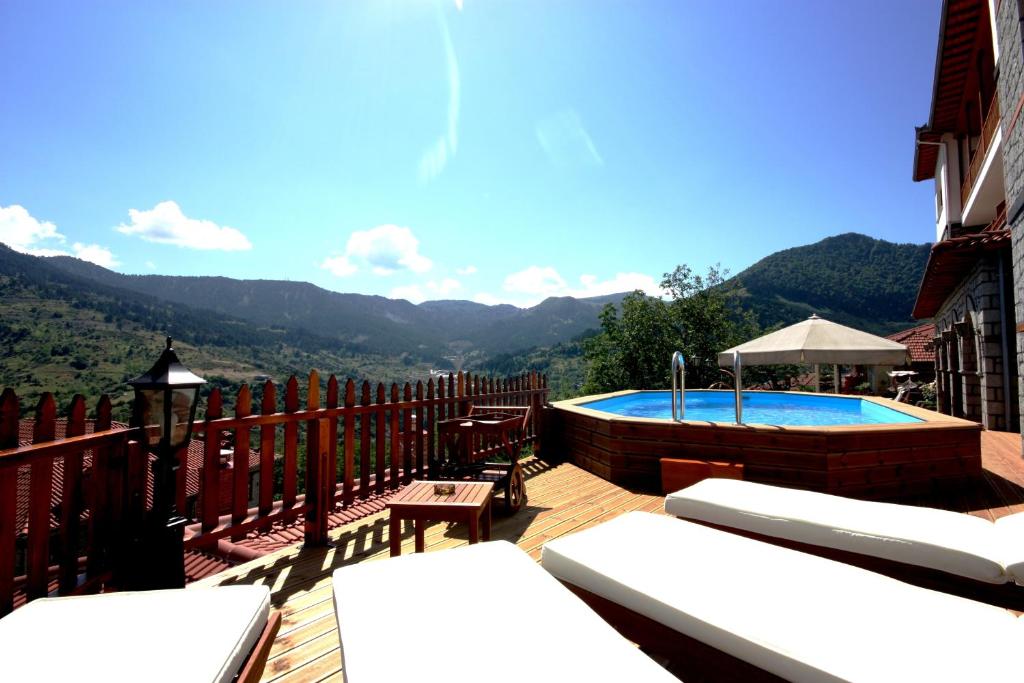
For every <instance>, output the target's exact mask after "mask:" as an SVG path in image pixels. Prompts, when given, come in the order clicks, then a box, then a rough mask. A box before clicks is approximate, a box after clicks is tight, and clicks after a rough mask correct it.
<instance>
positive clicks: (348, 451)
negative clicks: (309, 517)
mask: <svg viewBox="0 0 1024 683" xmlns="http://www.w3.org/2000/svg"><path fill="white" fill-rule="evenodd" d="M355 405H356V385H355V383H354V382H352V380H351V379H349V380H346V382H345V424H344V434H343V435H342V436H343V438H344V439H345V447H344V458H345V463H344V465H343V467H344V468H345V473H344V481H343V484H342V491H341V494H342V496H341V501H342V504H343V505H344V506H345V507H348V506H349V505H351V504H352V501H353V498H354V495H353V489H354V488H355V474H356V473H355V470H356V434H355V432H356V416H355V414H354V413H353V411H352V408H354V407H355Z"/></svg>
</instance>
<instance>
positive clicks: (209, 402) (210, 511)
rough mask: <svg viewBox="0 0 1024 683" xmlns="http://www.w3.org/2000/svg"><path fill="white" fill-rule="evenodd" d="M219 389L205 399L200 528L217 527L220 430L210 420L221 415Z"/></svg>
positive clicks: (221, 406) (218, 513)
mask: <svg viewBox="0 0 1024 683" xmlns="http://www.w3.org/2000/svg"><path fill="white" fill-rule="evenodd" d="M223 414H224V408H223V405H222V401H221V396H220V389H217V388H214V389H213V391H211V392H210V397H209V398H208V399H206V429H205V431H204V432H203V442H204V443H203V495H202V500H201V501H200V502H201V503H202V516H201V520H202V529H203V531H211V530H213V529H215V528H216V527H217V522H218V517H220V431H219V430H218V429H217V428H216V427H214V426H213V425H212V424H211V422H213V421H214V420H219V419H220V418H221V417H223Z"/></svg>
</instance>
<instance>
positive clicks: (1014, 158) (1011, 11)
mask: <svg viewBox="0 0 1024 683" xmlns="http://www.w3.org/2000/svg"><path fill="white" fill-rule="evenodd" d="M995 4H996V5H997V8H998V9H997V11H996V33H997V35H998V39H999V64H998V69H999V73H998V77H997V81H996V85H997V88H998V90H999V108H1000V112H999V114H1000V118H1001V121H1000V126H1001V127H1002V131H1003V181H1004V186H1005V187H1006V205H1007V219H1008V220H1007V223H1008V225H1009V226H1010V228H1011V230H1012V233H1013V258H1012V261H1011V263H1012V271H1013V296H1014V307H1013V310H1014V311H1015V313H1016V320H1008V321H1007V330H1008V332H1009V334H1011V335H1013V336H1014V337H1016V344H1015V346H1016V355H1017V376H1018V378H1020V377H1024V334H1021V333H1020V332H1016V333H1014V332H1015V330H1016V327H1017V322H1018V321H1024V211H1022V209H1024V125H1021V122H1020V120H1021V118H1024V117H1022V116H1021V115H1020V111H1021V103H1022V102H1024V42H1022V36H1021V16H1020V5H1019V3H1017V2H1006V1H1005V0H1004V2H997V3H995ZM1016 391H1017V395H1016V396H1014V397H1012V398H1013V399H1016V401H1013V403H1016V405H1019V399H1020V396H1021V395H1022V394H1024V383H1022V382H1021V380H1020V379H1018V380H1017V387H1016ZM1015 422H1016V421H1015Z"/></svg>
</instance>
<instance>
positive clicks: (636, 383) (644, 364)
mask: <svg viewBox="0 0 1024 683" xmlns="http://www.w3.org/2000/svg"><path fill="white" fill-rule="evenodd" d="M620 305H621V307H622V315H621V317H620V316H619V313H618V311H616V309H615V306H614V305H613V304H608V305H607V306H605V307H604V310H602V311H601V316H600V319H601V332H600V334H597V335H596V336H594V337H591V338H589V339H587V340H586V341H584V343H583V349H584V356H585V357H586V359H587V361H588V362H589V367H588V370H587V380H586V382H585V383H584V387H583V390H584V392H586V393H595V392H596V393H600V392H604V391H617V390H619V389H662V388H665V387H666V386H668V381H669V372H668V366H667V361H666V359H667V358H671V357H672V349H673V348H675V347H676V345H677V342H678V334H677V331H676V328H675V326H674V325H673V323H672V318H671V312H670V310H669V307H668V305H667V304H666V303H665V302H664V301H662V300H661V299H655V298H652V297H649V296H647V295H646V294H644V293H643V292H642V291H639V290H637V291H635V292H632V293H631V294H628V295H627V296H626V297H625V298H624V299H623V300H622V303H621V304H620Z"/></svg>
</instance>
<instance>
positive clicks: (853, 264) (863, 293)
mask: <svg viewBox="0 0 1024 683" xmlns="http://www.w3.org/2000/svg"><path fill="white" fill-rule="evenodd" d="M930 248H931V245H930V244H894V243H892V242H886V241H885V240H880V239H875V238H873V237H868V236H867V235H861V234H858V233H844V234H842V235H836V236H834V237H827V238H825V239H823V240H821V241H820V242H815V243H814V244H809V245H806V246H802V247H793V248H792V249H784V250H782V251H778V252H775V253H774V254H771V255H770V256H766V257H765V258H763V259H761V260H760V261H758V262H757V263H755V264H754V265H752V266H750V267H749V268H747V269H746V270H744V271H742V272H741V273H739V274H737V275H736V276H735V277H733V278H731V279H730V280H729V281H728V282H727V283H726V285H727V286H736V287H738V288H739V289H740V291H741V301H742V305H743V306H744V307H745V308H748V309H751V310H753V311H754V312H755V314H756V315H757V317H758V319H759V321H760V323H761V325H763V326H765V327H768V326H771V325H775V324H779V323H783V324H790V323H794V322H799V321H800V320H803V319H804V318H806V317H808V316H809V315H810V314H811V313H817V314H818V315H820V316H821V317H823V318H828V319H829V320H832V321H834V322H837V323H841V324H843V325H849V326H850V327H856V328H858V329H862V330H866V331H868V332H873V333H875V334H889V333H891V332H895V331H897V330H900V329H903V328H907V327H911V326H913V325H914V324H915V320H914V319H913V318H912V317H911V315H910V314H911V310H912V309H913V307H914V300H915V299H916V297H917V289H918V286H919V285H920V282H921V277H922V275H923V274H924V267H925V264H926V263H927V262H928V253H929V250H930Z"/></svg>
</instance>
